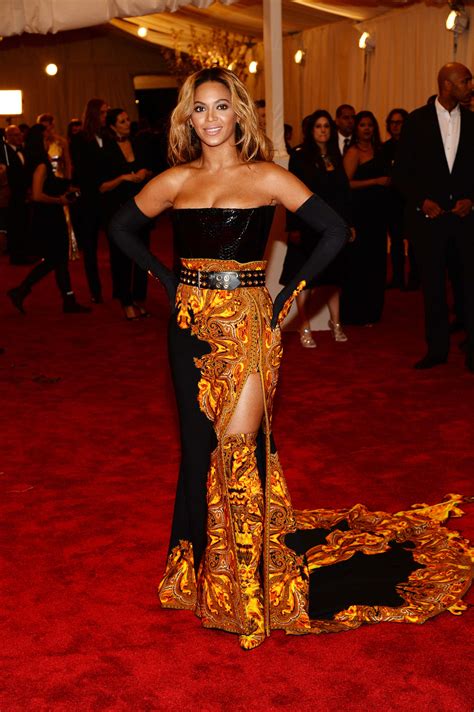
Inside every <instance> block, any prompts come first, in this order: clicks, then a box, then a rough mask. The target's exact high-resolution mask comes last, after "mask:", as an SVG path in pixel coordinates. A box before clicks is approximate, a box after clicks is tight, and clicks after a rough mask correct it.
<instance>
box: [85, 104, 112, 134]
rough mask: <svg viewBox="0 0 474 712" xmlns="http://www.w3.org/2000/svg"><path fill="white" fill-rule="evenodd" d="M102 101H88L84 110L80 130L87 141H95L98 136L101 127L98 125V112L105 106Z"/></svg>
mask: <svg viewBox="0 0 474 712" xmlns="http://www.w3.org/2000/svg"><path fill="white" fill-rule="evenodd" d="M106 103H107V102H105V101H104V100H103V99H97V98H94V99H89V101H88V102H87V104H86V108H85V109H84V115H83V117H82V130H83V132H84V136H85V138H86V140H87V141H93V140H95V137H96V136H100V134H101V132H102V127H101V125H100V110H101V109H102V107H103V106H104V104H106Z"/></svg>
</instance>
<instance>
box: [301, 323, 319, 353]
mask: <svg viewBox="0 0 474 712" xmlns="http://www.w3.org/2000/svg"><path fill="white" fill-rule="evenodd" d="M300 341H301V346H303V347H304V348H305V349H315V348H316V341H315V340H314V339H313V335H312V333H311V329H310V328H309V326H305V327H303V328H302V329H300Z"/></svg>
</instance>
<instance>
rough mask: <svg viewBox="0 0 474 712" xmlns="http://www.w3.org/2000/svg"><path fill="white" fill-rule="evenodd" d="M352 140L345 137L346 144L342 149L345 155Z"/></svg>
mask: <svg viewBox="0 0 474 712" xmlns="http://www.w3.org/2000/svg"><path fill="white" fill-rule="evenodd" d="M350 142H351V140H350V138H345V139H344V146H343V149H342V155H344V154H345V152H346V151H347V149H348V148H349V144H350Z"/></svg>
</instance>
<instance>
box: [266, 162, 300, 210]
mask: <svg viewBox="0 0 474 712" xmlns="http://www.w3.org/2000/svg"><path fill="white" fill-rule="evenodd" d="M252 170H253V171H254V172H255V173H254V175H255V178H256V180H258V183H259V185H260V186H261V187H262V188H263V189H264V190H265V192H266V193H267V194H268V196H269V200H268V202H272V203H274V204H282V205H284V206H285V207H286V208H288V210H292V211H294V210H296V209H297V208H298V207H299V206H300V205H302V203H303V202H304V201H305V200H307V199H308V197H309V196H310V195H311V191H310V190H309V188H307V187H306V186H305V185H304V183H302V182H301V181H300V180H299V179H298V178H297V177H296V176H295V175H294V174H293V173H290V172H289V171H288V170H287V169H286V168H282V166H279V165H277V164H276V163H270V162H267V163H264V162H259V163H254V164H252Z"/></svg>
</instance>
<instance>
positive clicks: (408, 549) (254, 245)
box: [110, 68, 471, 650]
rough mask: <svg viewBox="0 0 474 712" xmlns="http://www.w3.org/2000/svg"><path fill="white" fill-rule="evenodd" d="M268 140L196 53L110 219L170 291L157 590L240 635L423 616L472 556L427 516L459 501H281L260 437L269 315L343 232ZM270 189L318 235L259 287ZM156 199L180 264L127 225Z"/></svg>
mask: <svg viewBox="0 0 474 712" xmlns="http://www.w3.org/2000/svg"><path fill="white" fill-rule="evenodd" d="M271 157H272V152H271V147H270V146H269V145H268V139H266V137H265V135H264V134H263V132H262V130H261V129H260V128H259V125H258V118H257V113H256V110H255V107H254V105H253V102H252V100H251V99H250V97H249V95H248V92H247V90H246V88H245V86H244V85H243V84H242V83H241V82H240V81H239V80H238V78H237V77H236V76H235V75H234V74H232V73H231V72H229V71H228V70H225V69H220V68H215V69H205V70H201V71H200V72H197V73H195V74H193V75H192V76H191V77H189V78H188V79H187V80H186V82H185V83H184V85H183V87H182V89H181V92H180V97H179V101H178V105H177V107H176V109H175V110H174V112H173V115H172V118H171V129H170V158H171V162H172V163H173V164H174V167H173V168H171V169H169V170H167V171H165V172H164V173H162V174H161V175H159V176H157V177H156V178H154V180H153V181H151V182H150V183H149V184H148V185H147V186H146V187H145V188H144V190H143V191H142V192H141V193H140V194H139V195H138V196H137V197H136V199H135V200H132V201H130V203H128V204H127V205H125V206H124V207H123V208H122V209H121V210H120V211H119V212H118V214H117V215H116V216H115V218H114V219H113V221H112V224H111V226H110V231H111V235H112V237H113V239H115V240H116V241H117V243H118V244H119V245H120V246H121V247H122V248H123V249H124V250H125V251H126V252H127V254H128V255H129V256H130V257H133V259H136V260H137V261H138V263H139V264H140V265H141V266H142V267H143V268H144V269H147V270H149V271H150V272H151V273H152V274H153V275H154V276H155V277H157V278H159V279H160V280H161V281H162V283H163V284H164V286H165V288H166V290H167V293H168V296H169V298H170V301H171V306H172V314H171V318H170V323H169V354H170V363H171V371H172V377H173V382H174V386H175V393H176V398H177V403H178V411H179V418H180V431H181V446H182V459H181V467H180V473H179V479H178V486H177V493H176V502H175V510H174V516H173V524H172V531H171V541H170V550H169V557H168V562H167V566H166V570H165V573H164V576H163V578H162V580H161V582H160V585H159V598H160V602H161V604H162V605H163V606H164V607H167V608H181V609H187V610H190V611H193V612H194V613H195V614H196V615H198V616H199V617H200V618H201V621H202V624H203V626H204V627H206V628H218V629H220V630H224V631H228V632H232V633H237V634H238V635H239V636H240V644H241V646H242V647H243V648H244V649H247V650H248V649H251V648H255V647H256V646H257V645H259V644H260V643H262V642H263V640H264V639H265V636H267V635H269V634H270V631H271V630H272V629H282V630H285V631H286V632H287V633H291V634H295V635H298V634H303V633H321V632H323V631H338V630H350V629H352V628H357V627H358V626H359V625H361V623H363V622H371V623H375V622H377V621H388V620H397V621H402V620H403V621H412V622H418V623H420V622H422V621H424V620H426V618H428V617H430V616H432V615H434V614H435V613H438V612H441V611H442V610H444V609H445V608H446V607H447V606H452V607H453V608H454V606H455V605H456V604H457V603H458V602H459V600H460V597H461V595H462V593H463V592H464V591H465V590H466V589H467V587H468V586H469V575H468V573H467V571H468V570H469V567H470V565H471V564H470V559H469V551H468V548H467V543H466V542H463V541H462V540H461V539H460V538H459V537H458V538H453V536H452V532H449V531H448V530H446V529H443V528H442V527H440V525H439V522H440V521H442V520H444V519H445V518H446V517H447V516H448V514H449V511H450V510H452V509H454V508H455V506H456V503H457V502H459V501H460V498H459V497H457V496H455V495H452V496H451V498H450V499H449V501H448V502H445V503H443V504H442V505H439V506H438V507H434V508H430V507H423V506H419V507H418V509H416V510H411V511H408V512H399V513H398V514H397V515H396V516H392V515H390V514H387V513H383V512H376V513H370V512H367V510H366V509H365V508H364V507H362V506H361V505H357V506H355V507H353V508H351V509H349V510H337V511H328V510H315V511H310V510H305V511H295V510H294V509H293V508H292V506H291V500H290V496H289V493H288V489H287V486H286V482H285V478H284V475H283V472H282V469H281V466H280V463H279V460H278V454H277V451H276V447H275V443H274V440H273V437H272V404H273V398H274V394H275V388H276V385H277V380H278V370H279V366H280V361H281V356H282V348H281V333H280V328H279V324H280V323H281V321H282V319H283V318H284V317H285V315H286V314H287V311H288V309H289V308H290V306H291V303H292V301H293V300H294V298H295V297H296V295H297V294H298V292H300V291H301V289H303V288H304V287H305V285H306V283H307V281H308V280H311V279H313V278H314V277H315V276H316V275H317V274H319V273H321V272H322V271H323V270H324V269H325V267H327V265H328V264H329V262H330V261H331V260H332V259H333V258H334V257H335V256H336V254H337V253H338V251H340V249H341V248H342V247H343V245H344V244H345V241H346V238H347V226H346V225H345V223H344V221H343V220H342V218H340V216H338V214H337V213H336V212H335V211H334V210H333V209H332V208H330V207H329V206H328V205H326V204H325V203H324V202H323V201H322V200H321V199H320V198H318V197H317V196H315V195H314V194H311V191H310V190H309V189H308V188H307V187H306V186H305V185H304V184H303V183H301V182H300V181H299V180H298V179H297V178H296V177H295V176H294V175H292V174H291V173H290V172H289V171H286V170H284V169H283V168H281V167H279V166H277V165H276V164H274V163H272V162H271ZM278 203H281V204H283V205H284V206H285V207H286V208H287V209H288V210H291V211H295V212H296V213H297V215H298V217H300V218H301V219H302V220H304V221H305V222H307V223H308V224H309V225H310V226H311V228H312V230H313V231H315V232H316V233H317V234H321V235H322V237H321V239H320V240H319V241H318V242H317V244H316V246H315V248H314V250H313V252H312V253H311V255H310V257H309V258H308V260H307V262H306V263H305V264H304V265H303V267H302V269H301V270H300V271H299V272H298V273H297V274H296V275H295V277H294V279H293V281H292V282H290V283H289V284H288V285H287V286H286V287H284V289H282V291H281V292H280V293H279V294H278V295H277V297H276V298H275V302H274V303H273V304H272V301H271V298H270V295H269V293H268V291H267V289H266V287H265V262H263V261H262V257H263V254H264V251H265V246H266V241H267V238H268V234H269V230H270V225H271V220H272V216H273V212H274V206H275V205H276V204H278ZM167 208H172V209H173V212H172V216H173V226H174V237H175V248H176V253H177V255H179V257H180V262H181V269H180V273H179V280H178V279H177V278H176V276H175V274H174V273H173V272H171V270H169V269H168V268H166V267H165V266H164V265H163V264H162V263H161V262H160V261H159V260H157V259H156V257H154V255H152V254H151V253H150V252H149V250H148V249H147V248H146V246H145V245H144V244H143V242H142V241H141V239H140V237H139V234H140V230H141V229H143V227H144V226H146V225H148V224H149V221H150V219H152V218H153V217H154V216H155V215H158V214H159V213H161V212H162V211H163V210H166V209H167ZM408 541H410V542H412V543H411V544H408V545H407V542H408ZM374 554H375V556H374ZM333 564H337V565H335V566H333Z"/></svg>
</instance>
